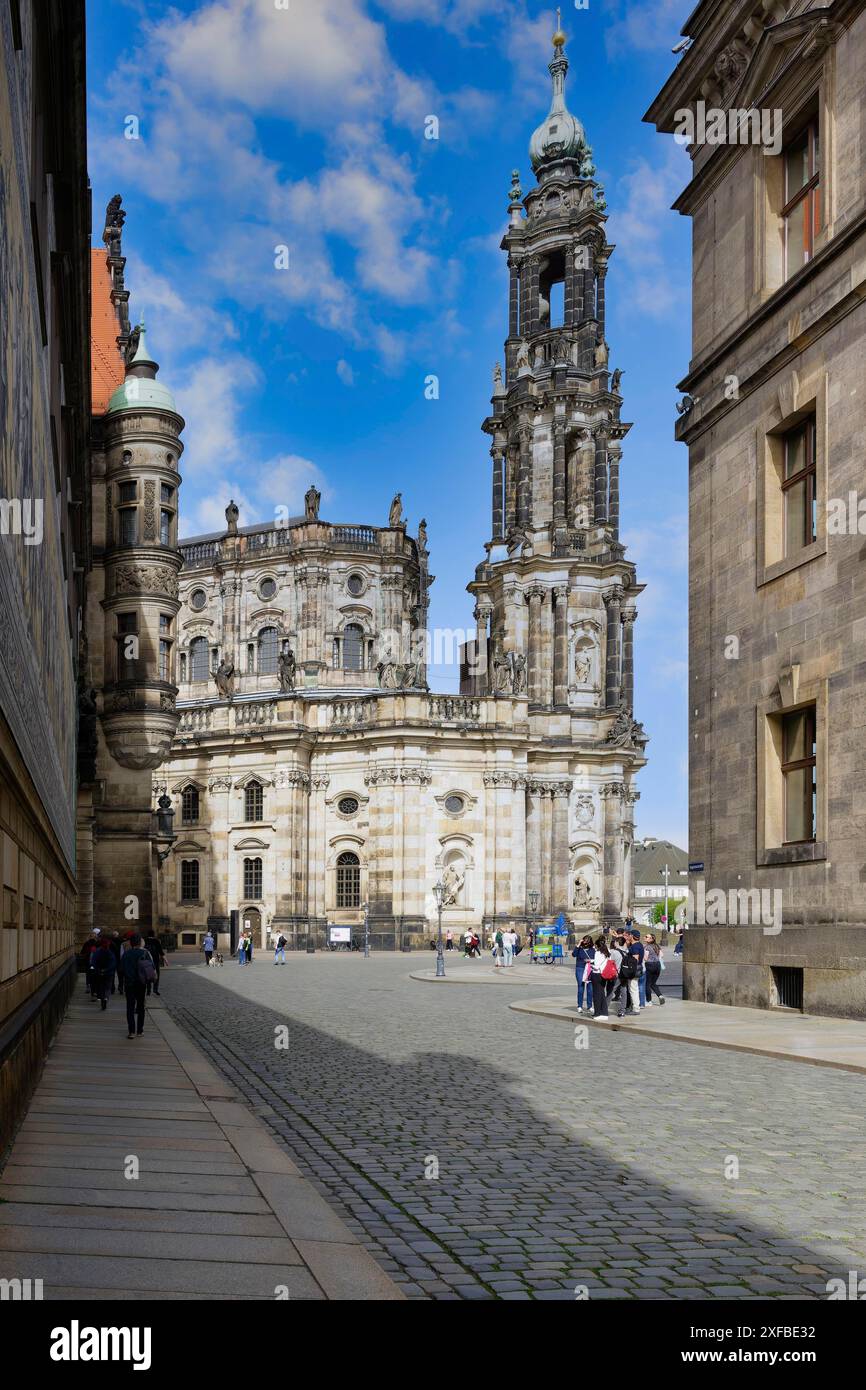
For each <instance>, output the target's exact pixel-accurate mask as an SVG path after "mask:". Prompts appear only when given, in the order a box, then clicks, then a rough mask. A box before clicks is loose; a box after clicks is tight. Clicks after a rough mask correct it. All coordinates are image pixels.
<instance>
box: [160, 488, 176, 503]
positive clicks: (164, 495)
mask: <svg viewBox="0 0 866 1390" xmlns="http://www.w3.org/2000/svg"><path fill="white" fill-rule="evenodd" d="M173 497H174V488H173V487H169V485H168V483H163V484H162V489H161V491H160V499H159V500H160V501H161V502H162V505H163V506H167V505H168V504H169V503H170V502H171V500H172V498H173Z"/></svg>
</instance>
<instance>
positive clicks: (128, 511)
mask: <svg viewBox="0 0 866 1390" xmlns="http://www.w3.org/2000/svg"><path fill="white" fill-rule="evenodd" d="M118 516H119V519H120V527H119V538H120V544H121V545H137V544H138V508H137V507H121V508H120V511H119V513H118Z"/></svg>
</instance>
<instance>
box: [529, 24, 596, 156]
mask: <svg viewBox="0 0 866 1390" xmlns="http://www.w3.org/2000/svg"><path fill="white" fill-rule="evenodd" d="M553 45H554V57H553V61H552V62H551V63H550V64H549V71H550V75H551V77H552V78H553V100H552V101H551V104H550V111H549V113H548V116H547V119H546V120H545V121H544V122H543V123H542V124H541V125H540V126H539V127H538V129H537V130H536V132H535V134H534V135H533V137H532V139H531V140H530V142H529V158H530V161H531V163H532V167H533V169H534V170H535V172H536V173H537V172H538V170H539V169H540V168H541V167H542V165H544V164H547V163H548V161H553V160H555V159H582V158H583V155H584V152H585V150H586V131H585V130H584V128H583V126H582V125H581V123H580V121H579V120H578V119H577V117H576V116H572V114H571V112H570V111H569V110H568V108H567V107H566V105H565V77H566V74H567V72H568V59H567V58H566V56H565V52H564V45H565V35H564V34H563V32H562V30H561V29H559V30H557V32H556V33H555V34H554V36H553Z"/></svg>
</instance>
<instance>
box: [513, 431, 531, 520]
mask: <svg viewBox="0 0 866 1390" xmlns="http://www.w3.org/2000/svg"><path fill="white" fill-rule="evenodd" d="M518 437H519V440H520V468H519V472H518V476H517V524H518V526H522V527H528V526H530V525H531V522H532V437H533V430H532V426H531V425H528V424H523V425H521V426H520V429H519V432H518Z"/></svg>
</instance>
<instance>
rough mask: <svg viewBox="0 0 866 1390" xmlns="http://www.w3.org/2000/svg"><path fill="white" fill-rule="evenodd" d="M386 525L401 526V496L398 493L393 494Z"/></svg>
mask: <svg viewBox="0 0 866 1390" xmlns="http://www.w3.org/2000/svg"><path fill="white" fill-rule="evenodd" d="M388 525H389V526H402V525H403V494H402V493H400V492H398V493H396V494H395V496H394V501H393V502H392V503H391V510H390V512H389V513H388Z"/></svg>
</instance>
